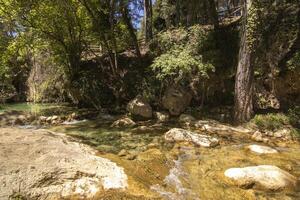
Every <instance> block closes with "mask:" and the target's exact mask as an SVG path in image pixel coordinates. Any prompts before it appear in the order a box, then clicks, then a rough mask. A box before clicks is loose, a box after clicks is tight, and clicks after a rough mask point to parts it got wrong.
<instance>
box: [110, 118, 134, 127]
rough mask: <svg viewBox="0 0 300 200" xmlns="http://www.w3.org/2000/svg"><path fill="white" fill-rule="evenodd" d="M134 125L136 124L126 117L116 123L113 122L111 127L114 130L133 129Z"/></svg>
mask: <svg viewBox="0 0 300 200" xmlns="http://www.w3.org/2000/svg"><path fill="white" fill-rule="evenodd" d="M135 125H136V123H135V122H134V121H133V120H132V119H130V118H128V117H125V118H122V119H118V120H117V121H115V122H114V123H113V124H112V125H111V127H114V128H122V127H123V128H128V127H134V126H135Z"/></svg>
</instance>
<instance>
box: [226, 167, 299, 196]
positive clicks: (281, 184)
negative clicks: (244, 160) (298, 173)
mask: <svg viewBox="0 0 300 200" xmlns="http://www.w3.org/2000/svg"><path fill="white" fill-rule="evenodd" d="M225 176H226V177H228V178H230V179H231V180H233V182H234V183H235V184H237V185H238V186H240V187H247V188H249V187H253V186H255V187H256V188H258V189H265V190H270V191H277V190H281V189H285V188H295V187H296V184H297V179H296V177H294V176H293V175H291V174H289V173H288V172H286V171H284V170H282V169H280V168H278V167H276V166H272V165H259V166H251V167H244V168H231V169H228V170H226V171H225Z"/></svg>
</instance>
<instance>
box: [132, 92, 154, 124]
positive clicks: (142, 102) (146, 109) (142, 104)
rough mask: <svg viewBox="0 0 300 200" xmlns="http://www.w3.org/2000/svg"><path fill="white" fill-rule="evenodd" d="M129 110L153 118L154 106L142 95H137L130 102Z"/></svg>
mask: <svg viewBox="0 0 300 200" xmlns="http://www.w3.org/2000/svg"><path fill="white" fill-rule="evenodd" d="M127 111H128V112H129V113H130V114H132V115H133V116H136V117H142V118H146V119H150V118H152V108H151V106H150V104H149V103H148V101H147V100H146V99H145V98H143V97H141V96H137V97H136V98H135V99H133V100H132V101H130V102H129V103H128V105H127Z"/></svg>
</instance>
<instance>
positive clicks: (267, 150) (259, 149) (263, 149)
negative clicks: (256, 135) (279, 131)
mask: <svg viewBox="0 0 300 200" xmlns="http://www.w3.org/2000/svg"><path fill="white" fill-rule="evenodd" d="M247 148H248V149H249V150H250V151H252V152H254V153H257V154H273V153H278V151H277V150H276V149H273V148H271V147H268V146H262V145H257V144H252V145H249V146H247Z"/></svg>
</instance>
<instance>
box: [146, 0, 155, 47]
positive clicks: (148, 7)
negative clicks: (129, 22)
mask: <svg viewBox="0 0 300 200" xmlns="http://www.w3.org/2000/svg"><path fill="white" fill-rule="evenodd" d="M144 23H145V38H146V42H148V41H149V40H151V39H152V37H153V33H152V0H144Z"/></svg>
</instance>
